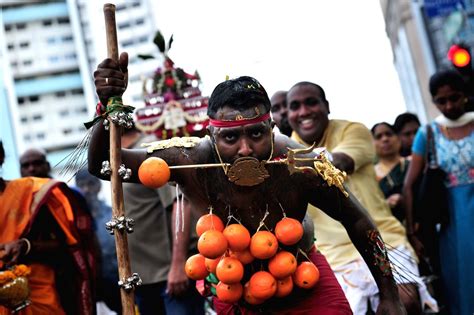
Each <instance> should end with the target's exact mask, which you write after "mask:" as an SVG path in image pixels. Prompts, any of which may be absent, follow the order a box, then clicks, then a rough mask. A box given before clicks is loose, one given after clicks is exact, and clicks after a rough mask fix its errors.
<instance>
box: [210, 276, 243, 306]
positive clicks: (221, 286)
mask: <svg viewBox="0 0 474 315" xmlns="http://www.w3.org/2000/svg"><path fill="white" fill-rule="evenodd" d="M243 291H244V289H243V288H242V284H241V283H240V282H237V283H232V284H227V283H223V282H222V281H220V282H219V283H218V284H217V286H216V295H217V298H218V299H219V300H221V301H222V302H226V303H235V302H237V301H238V300H240V298H241V297H242V293H243Z"/></svg>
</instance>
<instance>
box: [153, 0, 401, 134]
mask: <svg viewBox="0 0 474 315" xmlns="http://www.w3.org/2000/svg"><path fill="white" fill-rule="evenodd" d="M153 6H154V10H156V11H155V12H156V13H155V15H156V16H157V27H158V28H159V29H160V30H161V31H162V33H164V35H165V38H168V37H169V36H170V35H171V34H173V35H174V42H173V46H172V48H171V50H170V53H169V55H170V57H171V58H172V59H173V60H174V61H175V63H176V65H177V66H179V67H181V68H183V69H184V70H185V71H186V72H190V73H193V72H194V70H198V71H199V73H200V75H201V79H202V86H201V88H202V90H203V92H204V94H205V95H210V93H211V92H212V90H213V88H214V87H215V86H216V85H217V84H218V83H220V82H222V81H223V80H225V77H226V75H228V76H229V77H230V78H235V77H238V76H241V75H250V76H253V77H255V78H256V79H257V80H259V81H260V83H261V84H262V85H263V86H264V87H265V89H266V90H267V92H268V94H269V96H271V95H272V94H273V93H274V92H276V91H278V90H288V89H289V88H290V87H291V86H292V85H293V84H295V83H297V82H299V81H311V82H314V83H317V84H319V85H321V86H322V87H323V88H324V90H325V92H326V96H327V99H328V100H329V103H330V110H331V114H330V118H335V119H348V120H352V121H360V122H362V123H364V124H365V125H367V127H369V128H370V127H372V125H373V124H374V123H377V122H380V121H388V122H390V123H393V121H394V119H395V117H396V116H397V115H398V114H400V113H402V112H404V111H406V107H405V103H404V100H403V95H402V92H401V88H400V83H399V81H398V76H397V73H396V71H395V68H394V65H393V55H392V50H391V47H390V42H389V39H388V38H387V35H386V33H385V23H384V19H383V15H382V10H381V8H380V4H379V1H351V0H343V1H322V0H313V1H306V0H304V1H303V0H295V1H282V0H274V1H269V0H260V1H255V0H253V1H250V0H241V1H232V2H231V1H216V0H200V1H183V0H174V1H153Z"/></svg>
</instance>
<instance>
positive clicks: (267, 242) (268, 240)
mask: <svg viewBox="0 0 474 315" xmlns="http://www.w3.org/2000/svg"><path fill="white" fill-rule="evenodd" d="M277 250H278V241H277V239H276V237H275V235H273V233H271V232H268V231H258V232H257V233H255V234H254V235H253V236H252V239H251V241H250V253H251V254H252V256H254V257H255V258H258V259H268V258H270V257H273V256H274V255H275V254H276V252H277Z"/></svg>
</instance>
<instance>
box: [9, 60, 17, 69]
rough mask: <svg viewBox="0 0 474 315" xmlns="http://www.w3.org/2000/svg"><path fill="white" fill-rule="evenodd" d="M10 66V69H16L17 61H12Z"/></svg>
mask: <svg viewBox="0 0 474 315" xmlns="http://www.w3.org/2000/svg"><path fill="white" fill-rule="evenodd" d="M10 65H11V66H12V68H16V67H18V62H17V61H12V63H11V64H10Z"/></svg>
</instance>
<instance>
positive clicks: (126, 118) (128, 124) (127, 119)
mask: <svg viewBox="0 0 474 315" xmlns="http://www.w3.org/2000/svg"><path fill="white" fill-rule="evenodd" d="M110 119H111V120H112V122H113V123H114V124H117V125H119V126H122V127H125V128H127V129H130V128H132V127H133V115H132V114H131V113H124V112H118V113H114V114H112V115H110Z"/></svg>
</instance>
